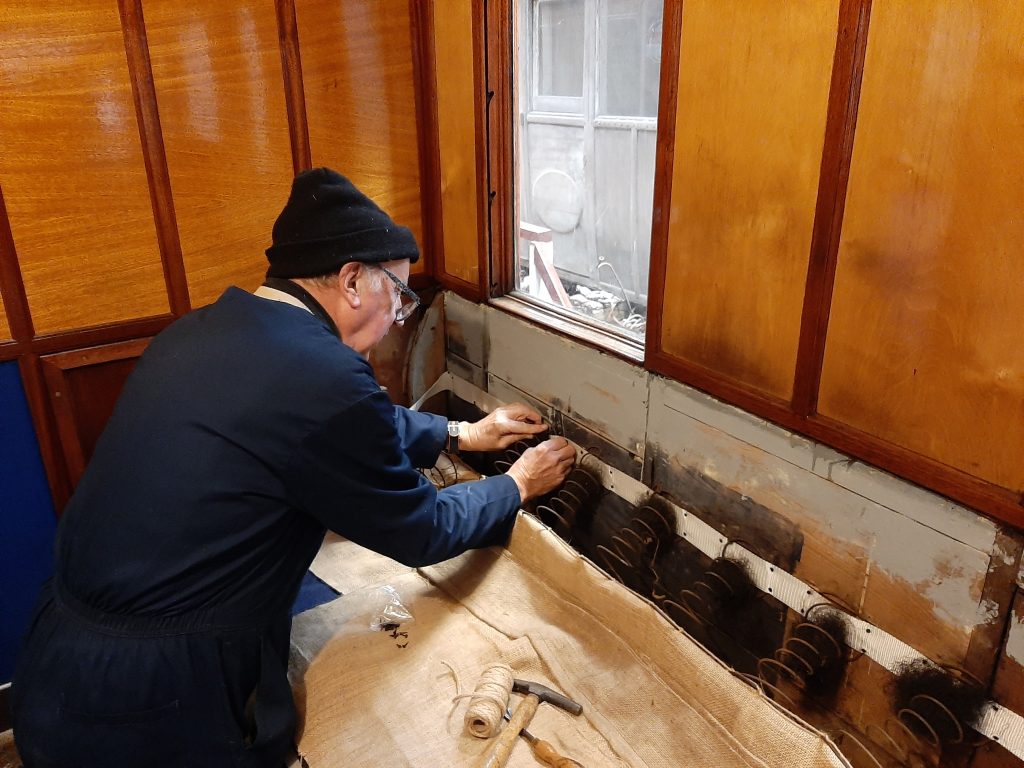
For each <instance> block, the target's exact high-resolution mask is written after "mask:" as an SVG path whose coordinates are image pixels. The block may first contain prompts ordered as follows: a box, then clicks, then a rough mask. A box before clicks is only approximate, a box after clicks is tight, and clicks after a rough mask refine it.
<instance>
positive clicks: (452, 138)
mask: <svg viewBox="0 0 1024 768" xmlns="http://www.w3.org/2000/svg"><path fill="white" fill-rule="evenodd" d="M472 31H473V8H472V3H471V2H470V1H469V0H459V1H458V2H453V3H449V4H447V5H446V6H445V10H444V12H443V13H437V15H436V16H435V17H434V29H433V32H434V56H435V60H436V62H437V72H438V73H439V74H438V77H437V78H436V83H435V86H436V88H437V122H438V131H437V135H438V151H439V154H440V158H441V220H442V222H443V227H444V254H443V259H442V261H441V265H440V267H441V271H443V272H444V273H446V274H448V275H451V276H453V277H457V278H459V279H460V280H464V281H465V282H467V283H472V284H473V285H476V284H478V283H479V282H480V221H479V217H478V215H477V213H478V211H477V208H478V204H479V199H478V195H479V194H480V191H479V187H478V184H479V183H481V182H482V181H483V180H482V179H478V178H477V143H476V94H477V93H478V88H477V85H476V82H475V81H474V70H473V34H472ZM508 128H509V129H510V130H511V128H512V123H511V122H510V123H508Z"/></svg>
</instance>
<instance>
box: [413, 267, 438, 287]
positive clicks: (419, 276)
mask: <svg viewBox="0 0 1024 768" xmlns="http://www.w3.org/2000/svg"><path fill="white" fill-rule="evenodd" d="M437 286H438V281H437V278H436V277H435V276H434V275H432V274H429V273H427V272H414V273H412V274H411V275H409V287H410V288H412V289H413V290H414V291H426V290H429V289H431V288H437Z"/></svg>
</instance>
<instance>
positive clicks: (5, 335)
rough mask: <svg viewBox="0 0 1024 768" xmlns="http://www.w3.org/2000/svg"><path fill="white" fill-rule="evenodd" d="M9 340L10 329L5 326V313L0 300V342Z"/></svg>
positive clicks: (0, 299)
mask: <svg viewBox="0 0 1024 768" xmlns="http://www.w3.org/2000/svg"><path fill="white" fill-rule="evenodd" d="M10 340H11V327H10V326H9V325H8V324H7V311H6V310H5V309H4V302H3V300H2V298H0V341H10Z"/></svg>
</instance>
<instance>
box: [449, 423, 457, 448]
mask: <svg viewBox="0 0 1024 768" xmlns="http://www.w3.org/2000/svg"><path fill="white" fill-rule="evenodd" d="M448 452H449V453H452V452H455V453H458V452H459V422H457V421H449V422H448Z"/></svg>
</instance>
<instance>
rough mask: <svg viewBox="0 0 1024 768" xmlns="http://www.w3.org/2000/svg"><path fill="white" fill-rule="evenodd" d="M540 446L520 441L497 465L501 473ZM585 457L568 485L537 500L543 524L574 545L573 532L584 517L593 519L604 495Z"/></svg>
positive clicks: (572, 473)
mask: <svg viewBox="0 0 1024 768" xmlns="http://www.w3.org/2000/svg"><path fill="white" fill-rule="evenodd" d="M536 444H537V441H535V440H530V441H528V440H519V441H517V442H515V443H513V444H512V445H511V446H509V447H508V448H506V449H505V451H504V453H503V454H502V455H501V457H500V458H498V459H496V460H495V461H494V468H495V470H496V471H497V472H508V470H509V469H510V468H511V467H512V465H513V464H515V463H516V461H518V460H519V458H520V457H521V456H522V455H523V453H524V452H525V451H526V450H527V449H528V448H531V447H533V446H534V445H536ZM589 456H592V454H590V453H585V454H584V455H583V457H582V458H581V459H580V461H579V462H578V463H577V464H576V466H574V467H573V468H572V469H571V470H570V471H569V474H568V475H567V476H566V478H565V481H564V482H563V483H562V485H561V486H559V488H558V489H557V490H555V491H554V492H552V493H549V494H547V495H546V496H543V497H542V498H540V499H537V500H536V502H535V503H534V504H533V505H532V511H533V512H534V514H535V515H536V516H537V517H538V518H540V520H541V522H543V523H544V524H545V525H547V526H548V527H550V528H551V529H552V530H554V531H555V533H557V534H558V535H559V536H561V537H562V538H563V539H565V540H566V541H569V542H571V541H572V534H573V529H574V528H575V527H576V525H577V521H578V519H579V518H580V515H581V513H582V514H586V515H588V516H589V515H590V514H592V513H593V511H594V506H595V504H596V502H597V500H598V498H599V497H600V495H601V493H602V492H603V490H604V489H603V488H602V486H601V481H600V479H599V477H600V475H599V474H598V473H597V472H595V471H594V470H593V469H591V468H590V467H589V466H588V464H587V458H588V457H589Z"/></svg>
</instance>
